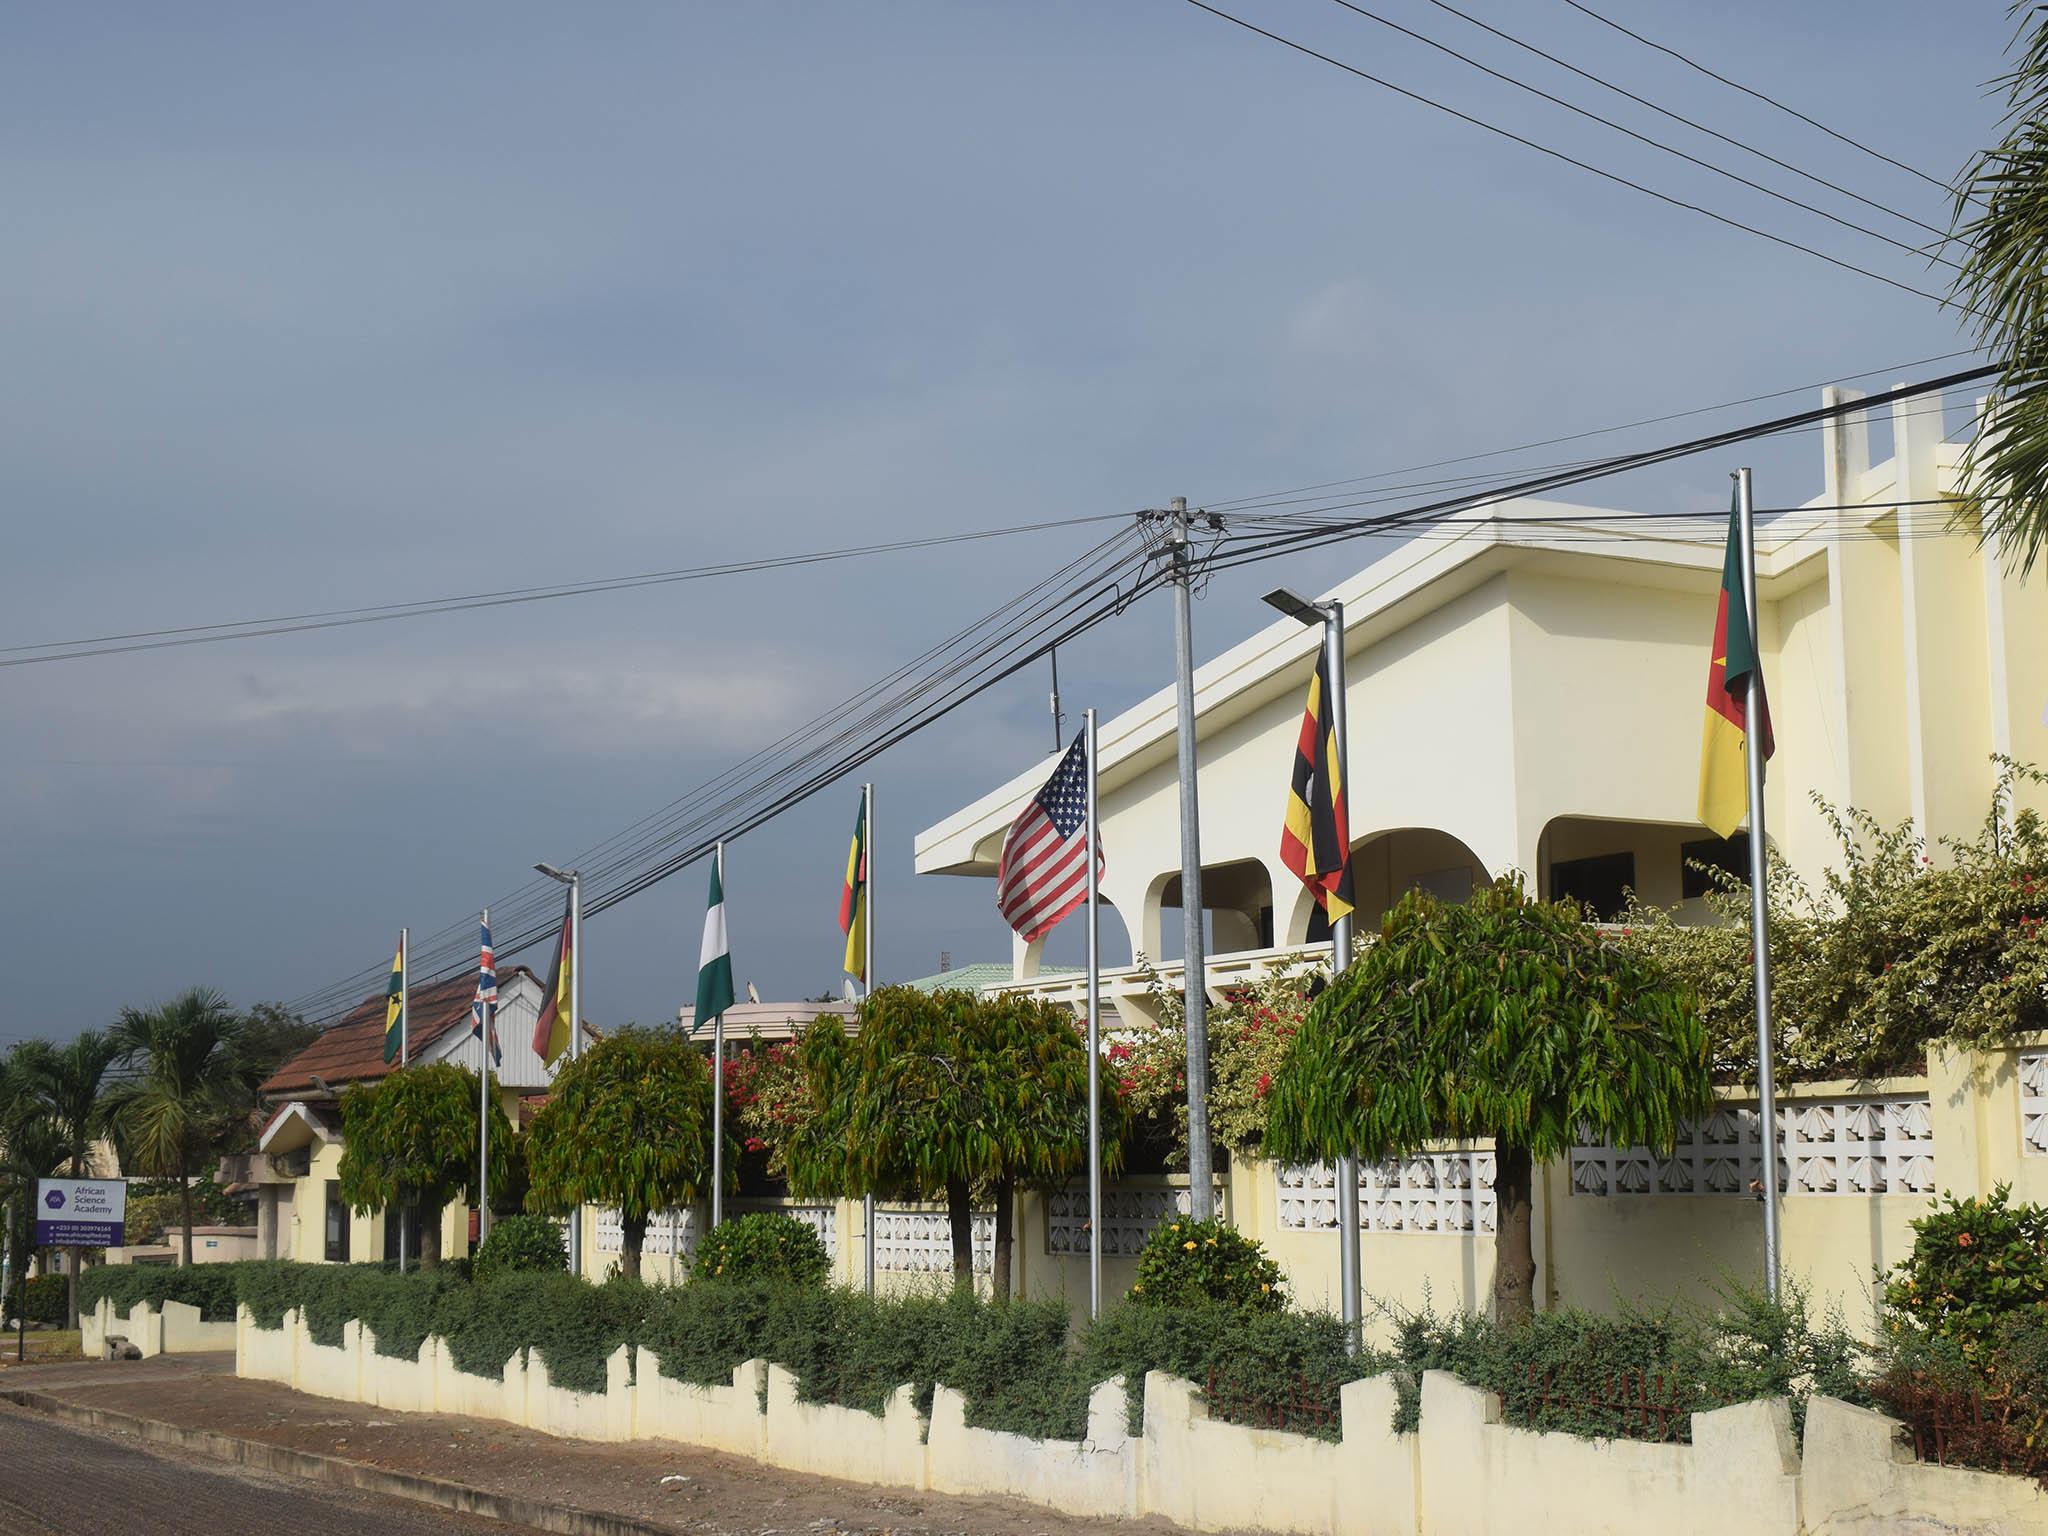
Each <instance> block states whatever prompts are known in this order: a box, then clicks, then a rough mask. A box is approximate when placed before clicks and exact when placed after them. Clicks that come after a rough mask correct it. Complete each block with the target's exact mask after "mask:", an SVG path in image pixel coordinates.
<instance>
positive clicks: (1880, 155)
mask: <svg viewBox="0 0 2048 1536" xmlns="http://www.w3.org/2000/svg"><path fill="white" fill-rule="evenodd" d="M1564 3H1565V4H1566V5H1568V6H1570V7H1571V8H1572V9H1573V10H1575V11H1577V12H1579V13H1580V14H1581V15H1584V16H1590V17H1592V18H1593V20H1595V21H1597V22H1599V23H1600V24H1601V25H1602V26H1604V27H1612V28H1613V29H1614V30H1615V31H1617V32H1619V33H1620V34H1621V35H1622V36H1623V37H1631V38H1634V39H1635V40H1636V41H1637V42H1639V43H1641V44H1642V45H1643V46H1644V47H1645V48H1654V49H1656V50H1657V52H1659V53H1661V54H1665V55H1667V56H1668V57H1670V58H1674V59H1676V60H1678V62H1679V63H1681V64H1683V65H1684V66H1685V67H1686V68H1687V69H1696V70H1698V71H1699V72H1700V73H1701V74H1703V75H1705V76H1706V77H1707V78H1708V79H1709V80H1718V81H1720V82H1721V84H1723V85H1725V86H1727V87H1728V88H1729V89H1731V90H1737V91H1740V92H1742V94H1743V95H1745V96H1753V97H1755V98H1756V99H1757V100H1758V101H1760V102H1762V103H1763V104H1764V105H1765V106H1767V107H1776V108H1777V109H1778V110H1779V111H1780V112H1783V113H1785V114H1786V115H1787V116H1790V117H1796V118H1798V119H1799V121H1800V122H1802V123H1805V124H1806V125H1807V126H1808V127H1810V128H1818V129H1819V130H1820V131H1821V132H1822V133H1824V134H1826V135H1827V136H1828V137H1829V138H1831V139H1839V140H1841V142H1842V143H1844V144H1846V145H1848V146H1849V147H1850V148H1851V149H1857V150H1861V151H1862V152H1863V153H1864V154H1866V155H1869V156H1871V157H1872V158H1874V159H1878V160H1882V161H1883V162H1884V163H1885V164H1886V165H1891V166H1896V167H1898V169H1900V170H1902V171H1904V172H1905V173H1906V174H1907V175H1909V176H1918V177H1919V178H1920V179H1921V180H1922V181H1924V182H1926V183H1927V184H1928V185H1929V186H1934V187H1939V188H1941V190H1942V191H1943V192H1947V193H1950V194H1953V193H1954V191H1955V188H1953V187H1951V186H1950V185H1949V184H1948V183H1947V182H1945V181H1943V180H1941V179H1940V178H1939V177H1936V176H1930V175H1928V174H1927V172H1925V171H1923V170H1921V169H1920V168H1919V167H1918V166H1914V165H1908V164H1906V162H1905V161H1903V160H1895V159H1893V158H1892V157H1891V156H1890V155H1888V154H1886V153H1885V152H1884V151H1883V150H1881V149H1872V148H1871V147H1870V146H1869V145H1868V144H1866V143H1864V142H1863V140H1861V139H1859V138H1856V137H1855V136H1854V135H1853V134H1847V133H1842V132H1840V131H1838V130H1837V129H1834V128H1830V127H1829V126H1828V125H1827V124H1826V123H1824V122H1822V121H1821V120H1820V119H1819V118H1817V117H1809V116H1807V115H1806V114H1805V113H1804V112H1801V111H1800V110H1799V109H1798V108H1797V107H1789V106H1787V105H1786V104H1785V103H1784V102H1782V101H1780V100H1778V98H1777V97H1775V96H1771V95H1768V94H1766V93H1765V92H1763V91H1758V90H1752V89H1751V88H1750V87H1749V86H1746V85H1744V84H1743V83H1742V82H1741V81H1739V80H1731V79H1729V78H1728V77H1727V76H1726V75H1723V74H1717V73H1716V72H1715V71H1713V70H1711V69H1709V68H1707V66H1706V65H1704V64H1702V63H1700V62H1699V60H1697V59H1695V58H1693V57H1691V56H1690V55H1688V54H1684V53H1680V52H1679V51H1678V50H1677V49H1676V48H1667V47H1666V46H1665V45H1664V44H1662V43H1659V42H1655V41H1653V40H1652V39H1650V38H1647V37H1645V36H1643V34H1642V33H1640V32H1631V31H1630V30H1629V29H1628V28H1627V27H1624V26H1623V25H1622V24H1621V23H1620V22H1618V21H1615V20H1613V19H1612V18H1610V17H1606V16H1602V15H1601V14H1600V13H1599V12H1598V11H1596V10H1594V9H1593V8H1592V7H1591V6H1589V5H1581V4H1580V3H1579V0H1564Z"/></svg>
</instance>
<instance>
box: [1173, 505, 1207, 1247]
mask: <svg viewBox="0 0 2048 1536" xmlns="http://www.w3.org/2000/svg"><path fill="white" fill-rule="evenodd" d="M1168 516H1169V518H1170V519H1171V521H1170V523H1169V525H1168V531H1167V536H1166V537H1167V550H1168V552H1169V554H1170V556H1171V558H1172V560H1173V577H1172V580H1173V641H1174V658H1175V661H1176V663H1177V671H1178V674H1179V676H1178V679H1177V689H1176V691H1177V694H1178V698H1179V720H1178V726H1179V729H1178V732H1177V734H1178V737H1179V745H1180V911H1181V933H1182V936H1183V943H1182V954H1183V956H1184V957H1185V958H1184V961H1183V965H1182V970H1181V986H1182V993H1183V996H1184V997H1185V999H1186V1005H1187V1021H1188V1027H1187V1035H1188V1212H1189V1214H1190V1215H1191V1216H1193V1217H1194V1219H1195V1220H1196V1221H1212V1220H1214V1219H1215V1216H1216V1186H1215V1181H1214V1176H1213V1174H1212V1173H1211V1172H1210V1163H1209V990H1208V979H1209V968H1208V965H1207V959H1206V945H1205V944H1204V942H1203V935H1202V827H1201V809H1200V806H1199V804H1198V802H1197V799H1196V795H1195V635H1194V613H1193V603H1194V594H1193V592H1192V590H1191V589H1192V587H1193V584H1194V557H1193V546H1192V542H1191V540H1190V538H1189V530H1188V502H1187V498H1186V497H1185V496H1176V497H1174V499H1173V504H1172V507H1171V509H1170V511H1169V513H1168Z"/></svg>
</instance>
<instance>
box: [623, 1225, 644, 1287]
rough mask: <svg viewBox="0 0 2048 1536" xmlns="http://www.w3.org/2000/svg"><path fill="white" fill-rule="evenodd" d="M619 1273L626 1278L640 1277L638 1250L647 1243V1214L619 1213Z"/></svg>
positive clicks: (634, 1278)
mask: <svg viewBox="0 0 2048 1536" xmlns="http://www.w3.org/2000/svg"><path fill="white" fill-rule="evenodd" d="M619 1232H620V1242H619V1273H620V1274H622V1275H624V1276H625V1277H626V1278H627V1279H628V1280H638V1279H639V1278H640V1250H641V1249H642V1248H644V1247H645V1246H646V1245H647V1215H646V1213H645V1212H644V1211H643V1212H642V1213H641V1214H640V1215H638V1216H628V1215H626V1214H625V1213H623V1212H621V1213H620V1215H619Z"/></svg>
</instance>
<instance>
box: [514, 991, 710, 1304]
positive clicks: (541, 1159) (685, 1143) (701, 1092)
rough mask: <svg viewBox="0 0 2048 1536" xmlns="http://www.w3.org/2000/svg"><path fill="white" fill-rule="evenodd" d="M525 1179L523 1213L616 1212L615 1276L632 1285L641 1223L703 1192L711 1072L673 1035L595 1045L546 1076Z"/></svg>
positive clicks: (615, 1037)
mask: <svg viewBox="0 0 2048 1536" xmlns="http://www.w3.org/2000/svg"><path fill="white" fill-rule="evenodd" d="M728 1140H730V1138H728ZM728 1152H729V1153H730V1148H728ZM738 1165H739V1164H738V1159H737V1157H735V1156H730V1155H729V1156H728V1158H727V1160H726V1166H727V1167H728V1168H734V1169H736V1168H737V1167H738ZM526 1173H527V1178H528V1180H529V1181H530V1182H529V1187H528V1190H527V1195H526V1203H527V1206H528V1208H529V1209H532V1210H536V1211H561V1210H567V1209H569V1208H570V1207H573V1206H576V1205H582V1204H591V1205H606V1206H615V1207H617V1209H618V1212H619V1226H620V1230H621V1232H622V1234H623V1237H624V1242H623V1245H622V1250H621V1257H620V1261H619V1267H620V1270H621V1272H622V1273H624V1274H627V1275H630V1276H633V1277H635V1278H638V1276H639V1274H640V1255H641V1252H642V1250H643V1248H644V1247H645V1246H646V1241H647V1222H648V1218H649V1217H651V1216H652V1215H653V1214H654V1213H655V1212H656V1211H664V1210H667V1209H669V1208H670V1207H671V1206H677V1205H689V1204H691V1203H693V1202H694V1201H695V1200H696V1199H697V1198H698V1196H699V1195H701V1194H704V1193H705V1192H707V1191H708V1190H709V1189H710V1188H711V1063H710V1062H709V1061H707V1060H706V1059H705V1057H704V1055H703V1054H702V1053H701V1052H700V1051H698V1050H697V1049H696V1048H695V1047H693V1046H692V1045H691V1044H690V1043H689V1042H688V1041H687V1040H685V1039H684V1038H683V1037H682V1036H681V1035H679V1034H677V1033H676V1032H675V1031H673V1030H651V1029H634V1028H627V1029H622V1030H619V1031H618V1032H617V1033H615V1034H612V1035H610V1036H608V1037H607V1038H605V1039H603V1040H601V1041H599V1042H598V1043H597V1044H596V1045H593V1046H592V1047H591V1048H590V1049H589V1050H587V1051H585V1052H584V1053H583V1054H582V1055H581V1056H580V1057H578V1058H577V1059H576V1060H574V1061H566V1062H564V1063H563V1064H562V1067H561V1070H560V1071H559V1072H558V1073H557V1074H556V1076H555V1083H554V1087H553V1088H552V1089H551V1090H550V1091H549V1094H548V1102H547V1104H546V1106H545V1107H544V1108H542V1110H541V1112H540V1113H539V1114H538V1115H537V1116H535V1117H534V1121H533V1124H532V1126H531V1127H530V1128H529V1129H528V1130H527V1133H526Z"/></svg>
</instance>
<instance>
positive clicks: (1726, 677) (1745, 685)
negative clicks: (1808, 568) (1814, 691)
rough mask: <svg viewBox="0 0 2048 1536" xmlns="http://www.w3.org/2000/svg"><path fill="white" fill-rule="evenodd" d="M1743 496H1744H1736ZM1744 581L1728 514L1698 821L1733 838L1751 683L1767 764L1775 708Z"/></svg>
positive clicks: (1743, 803)
mask: <svg viewBox="0 0 2048 1536" xmlns="http://www.w3.org/2000/svg"><path fill="white" fill-rule="evenodd" d="M1737 495H1738V496H1739V495H1740V492H1738V493H1737ZM1747 590H1748V588H1747V585H1746V584H1745V583H1744V581H1743V579H1742V515H1741V512H1740V510H1739V505H1738V506H1736V507H1731V508H1730V509H1729V513H1728V550H1727V553H1726V554H1725V555H1724V556H1723V557H1722V560H1721V606H1720V611H1719V612H1717V613H1716V614H1715V615H1714V656H1713V660H1712V662H1710V663H1709V664H1708V667H1707V723H1706V731H1705V733H1704V734H1703V735H1702V737H1701V739H1700V821H1701V823H1702V824H1703V825H1704V826H1707V827H1709V828H1711V829H1712V830H1713V831H1714V832H1716V833H1718V834H1719V835H1720V836H1722V837H1732V836H1733V835H1734V834H1735V830H1736V828H1738V827H1740V826H1741V825H1742V818H1743V816H1744V814H1745V812H1747V810H1748V809H1749V781H1748V777H1747V769H1746V768H1745V766H1744V763H1743V756H1742V754H1743V749H1744V745H1745V743H1746V742H1747V741H1748V739H1749V679H1750V677H1751V676H1752V674H1753V675H1754V676H1755V677H1756V680H1757V701H1758V702H1759V703H1760V704H1762V705H1763V717H1764V718H1763V722H1762V732H1763V749H1764V761H1765V762H1769V761H1770V760H1771V752H1772V749H1773V747H1774V745H1775V744H1774V743H1773V741H1772V740H1771V706H1770V703H1769V701H1768V700H1766V699H1765V698H1764V690H1763V670H1762V664H1761V663H1760V662H1759V661H1758V659H1757V654H1756V626H1755V625H1754V623H1753V622H1752V621H1751V617H1750V615H1749V613H1748V612H1747V604H1746V602H1745V600H1744V594H1745V592H1746V591H1747Z"/></svg>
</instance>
